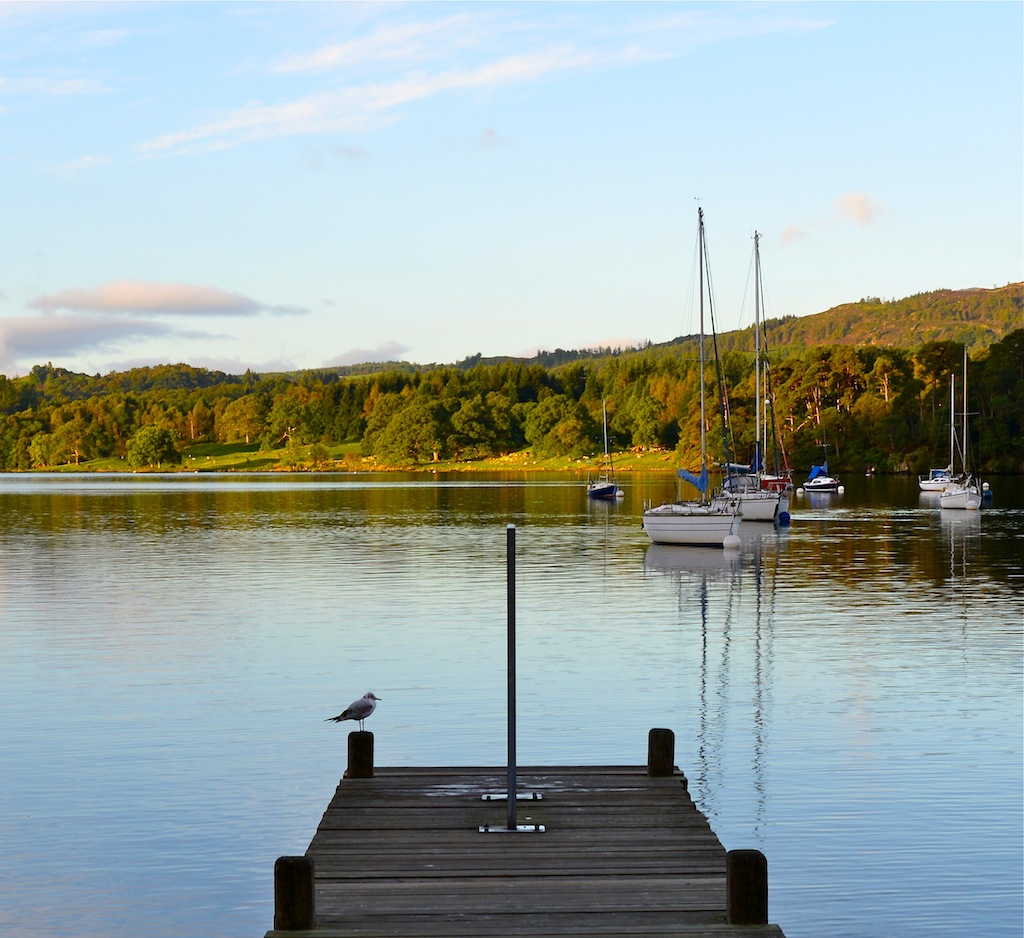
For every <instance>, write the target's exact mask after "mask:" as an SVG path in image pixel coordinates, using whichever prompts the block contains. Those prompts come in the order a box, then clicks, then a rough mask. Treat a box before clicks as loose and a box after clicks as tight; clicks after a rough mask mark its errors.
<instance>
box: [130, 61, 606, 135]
mask: <svg viewBox="0 0 1024 938" xmlns="http://www.w3.org/2000/svg"><path fill="white" fill-rule="evenodd" d="M591 64H594V60H593V59H592V57H591V56H589V55H588V54H586V53H578V52H574V51H572V50H571V49H568V48H562V49H551V50H548V51H545V52H537V53H529V54H524V55H512V56H506V57H505V58H502V59H499V60H497V61H494V62H490V63H487V64H485V65H481V66H478V67H476V68H471V69H460V68H456V69H452V70H449V71H444V72H439V73H437V74H427V73H417V74H410V75H405V76H403V77H401V78H398V79H396V80H394V81H391V82H385V83H378V84H369V85H363V86H357V87H348V88H342V89H340V90H335V91H318V92H315V93H313V94H311V95H308V96H307V97H304V98H301V99H299V100H296V101H292V102H288V103H285V104H276V105H252V106H248V107H244V108H240V109H238V110H236V111H232V112H230V113H228V114H226V115H225V116H224V117H222V118H221V119H219V120H217V121H214V122H212V123H209V124H206V125H204V126H202V127H198V128H196V129H194V130H185V131H180V132H178V133H171V134H164V135H163V136H161V137H157V138H156V139H154V140H151V141H149V142H148V143H144V144H142V146H141V147H140V148H139V149H140V151H141V152H142V153H154V152H158V151H162V150H166V151H171V152H188V151H193V150H200V149H206V150H209V149H223V148H225V147H231V146H237V145H239V144H241V143H245V142H247V141H251V140H256V139H259V138H265V137H282V136H295V135H300V134H314V133H327V132H331V133H342V132H360V131H366V130H369V129H372V128H378V127H381V126H383V125H384V124H386V123H390V122H391V121H394V120H396V119H397V115H396V114H395V113H393V112H395V111H396V110H397V109H398V108H400V107H402V106H404V105H408V104H412V103H414V102H418V101H423V100H425V99H427V98H430V97H433V96H435V95H438V94H442V93H444V92H450V91H467V90H480V89H483V90H493V89H496V88H499V87H502V86H505V85H511V84H516V83H525V82H531V81H536V80H538V79H539V78H542V77H544V76H547V75H552V74H555V73H557V72H564V71H569V70H572V69H576V68H580V67H583V66H587V65H591Z"/></svg>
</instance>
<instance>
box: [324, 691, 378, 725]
mask: <svg viewBox="0 0 1024 938" xmlns="http://www.w3.org/2000/svg"><path fill="white" fill-rule="evenodd" d="M378 700H380V697H377V696H375V695H374V693H373V692H372V691H367V692H366V693H365V694H363V696H362V697H360V698H359V699H358V700H354V701H352V703H350V704H349V705H348V706H347V707H346V708H345V709H344V710H342V711H341V713H339V714H338V715H337V716H336V717H328V718H327V719H326V720H324V723H330V722H332V721H333V722H334V723H341V722H342V721H343V720H358V721H359V729H360V730H361V729H362V728H363V720H365V719H366V718H367V717H368V716H369V715H370V714H371V713H373V711H374V710H375V709H376V707H377V701H378Z"/></svg>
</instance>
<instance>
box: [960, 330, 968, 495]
mask: <svg viewBox="0 0 1024 938" xmlns="http://www.w3.org/2000/svg"><path fill="white" fill-rule="evenodd" d="M961 449H962V450H963V454H964V474H965V475H966V474H967V346H966V345H965V346H964V442H963V446H962V447H961Z"/></svg>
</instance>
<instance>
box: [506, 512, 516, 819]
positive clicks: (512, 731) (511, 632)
mask: <svg viewBox="0 0 1024 938" xmlns="http://www.w3.org/2000/svg"><path fill="white" fill-rule="evenodd" d="M505 565H506V575H507V592H508V829H509V830H510V831H514V830H516V826H517V825H516V526H515V525H514V524H510V525H508V526H507V527H506V528H505Z"/></svg>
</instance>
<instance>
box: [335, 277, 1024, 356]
mask: <svg viewBox="0 0 1024 938" xmlns="http://www.w3.org/2000/svg"><path fill="white" fill-rule="evenodd" d="M764 328H765V334H766V335H767V337H768V342H769V345H770V346H771V348H772V349H773V350H774V351H775V352H776V353H788V352H795V351H798V350H799V349H803V348H807V347H810V346H816V345H885V346H895V347H898V348H906V349H911V350H913V349H916V348H920V347H921V346H922V345H924V344H925V343H926V342H962V343H964V344H965V345H966V346H967V347H968V348H987V347H988V346H989V345H991V344H992V343H993V342H997V341H998V340H999V339H1001V338H1002V337H1003V336H1005V335H1006V334H1007V333H1009V332H1012V331H1013V330H1014V329H1021V328H1024V282H1021V283H1008V284H1007V285H1006V286H1005V287H996V288H994V289H991V290H986V289H982V288H977V289H969V290H933V291H931V292H930V293H918V294H915V295H914V296H909V297H906V298H905V299H901V300H881V299H878V298H877V297H867V298H864V299H861V300H859V301H858V302H856V303H844V304H842V305H841V306H836V307H833V308H832V309H829V310H826V311H825V312H823V313H813V314H811V315H809V316H799V317H798V316H783V317H782V318H780V319H769V320H766V321H765V323H764ZM752 331H753V327H752V326H751V327H749V328H746V329H740V330H735V331H733V332H726V333H722V334H721V335H719V336H718V343H719V348H720V350H721V351H723V352H725V351H729V350H730V349H733V348H743V349H749V348H753V342H752V339H751V334H752ZM695 338H696V337H695V336H677V337H676V338H674V339H672V340H670V341H668V342H659V343H656V344H654V345H653V347H655V348H659V349H669V348H672V347H673V346H677V345H684V344H688V343H692V342H693V341H694V340H695ZM630 351H634V350H633V349H610V348H601V349H580V350H566V349H555V350H554V351H553V352H552V351H541V352H538V353H537V355H536V356H534V357H533V358H527V359H524V358H513V357H511V356H495V357H491V358H484V357H482V356H480V355H472V356H470V357H468V358H465V359H463V360H462V361H460V362H457V363H455V364H453V365H451V366H449V367H455V368H460V369H462V370H466V369H468V368H471V367H473V366H474V365H497V364H501V363H504V362H511V361H516V362H522V363H523V364H528V365H542V366H544V367H545V368H553V367H556V366H558V365H564V364H568V363H570V362H574V361H582V360H588V359H599V358H608V357H612V356H616V355H621V354H623V353H628V352H630ZM437 367H443V366H438V365H437V364H431V365H414V364H411V363H410V362H388V363H386V364H380V363H374V364H362V365H348V366H344V367H339V368H331V369H318V372H319V373H321V374H323V373H327V372H329V373H332V374H336V375H341V376H351V375H365V374H372V373H376V372H381V371H387V370H390V369H394V370H397V371H407V372H408V371H415V370H424V371H428V370H430V369H431V368H437Z"/></svg>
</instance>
